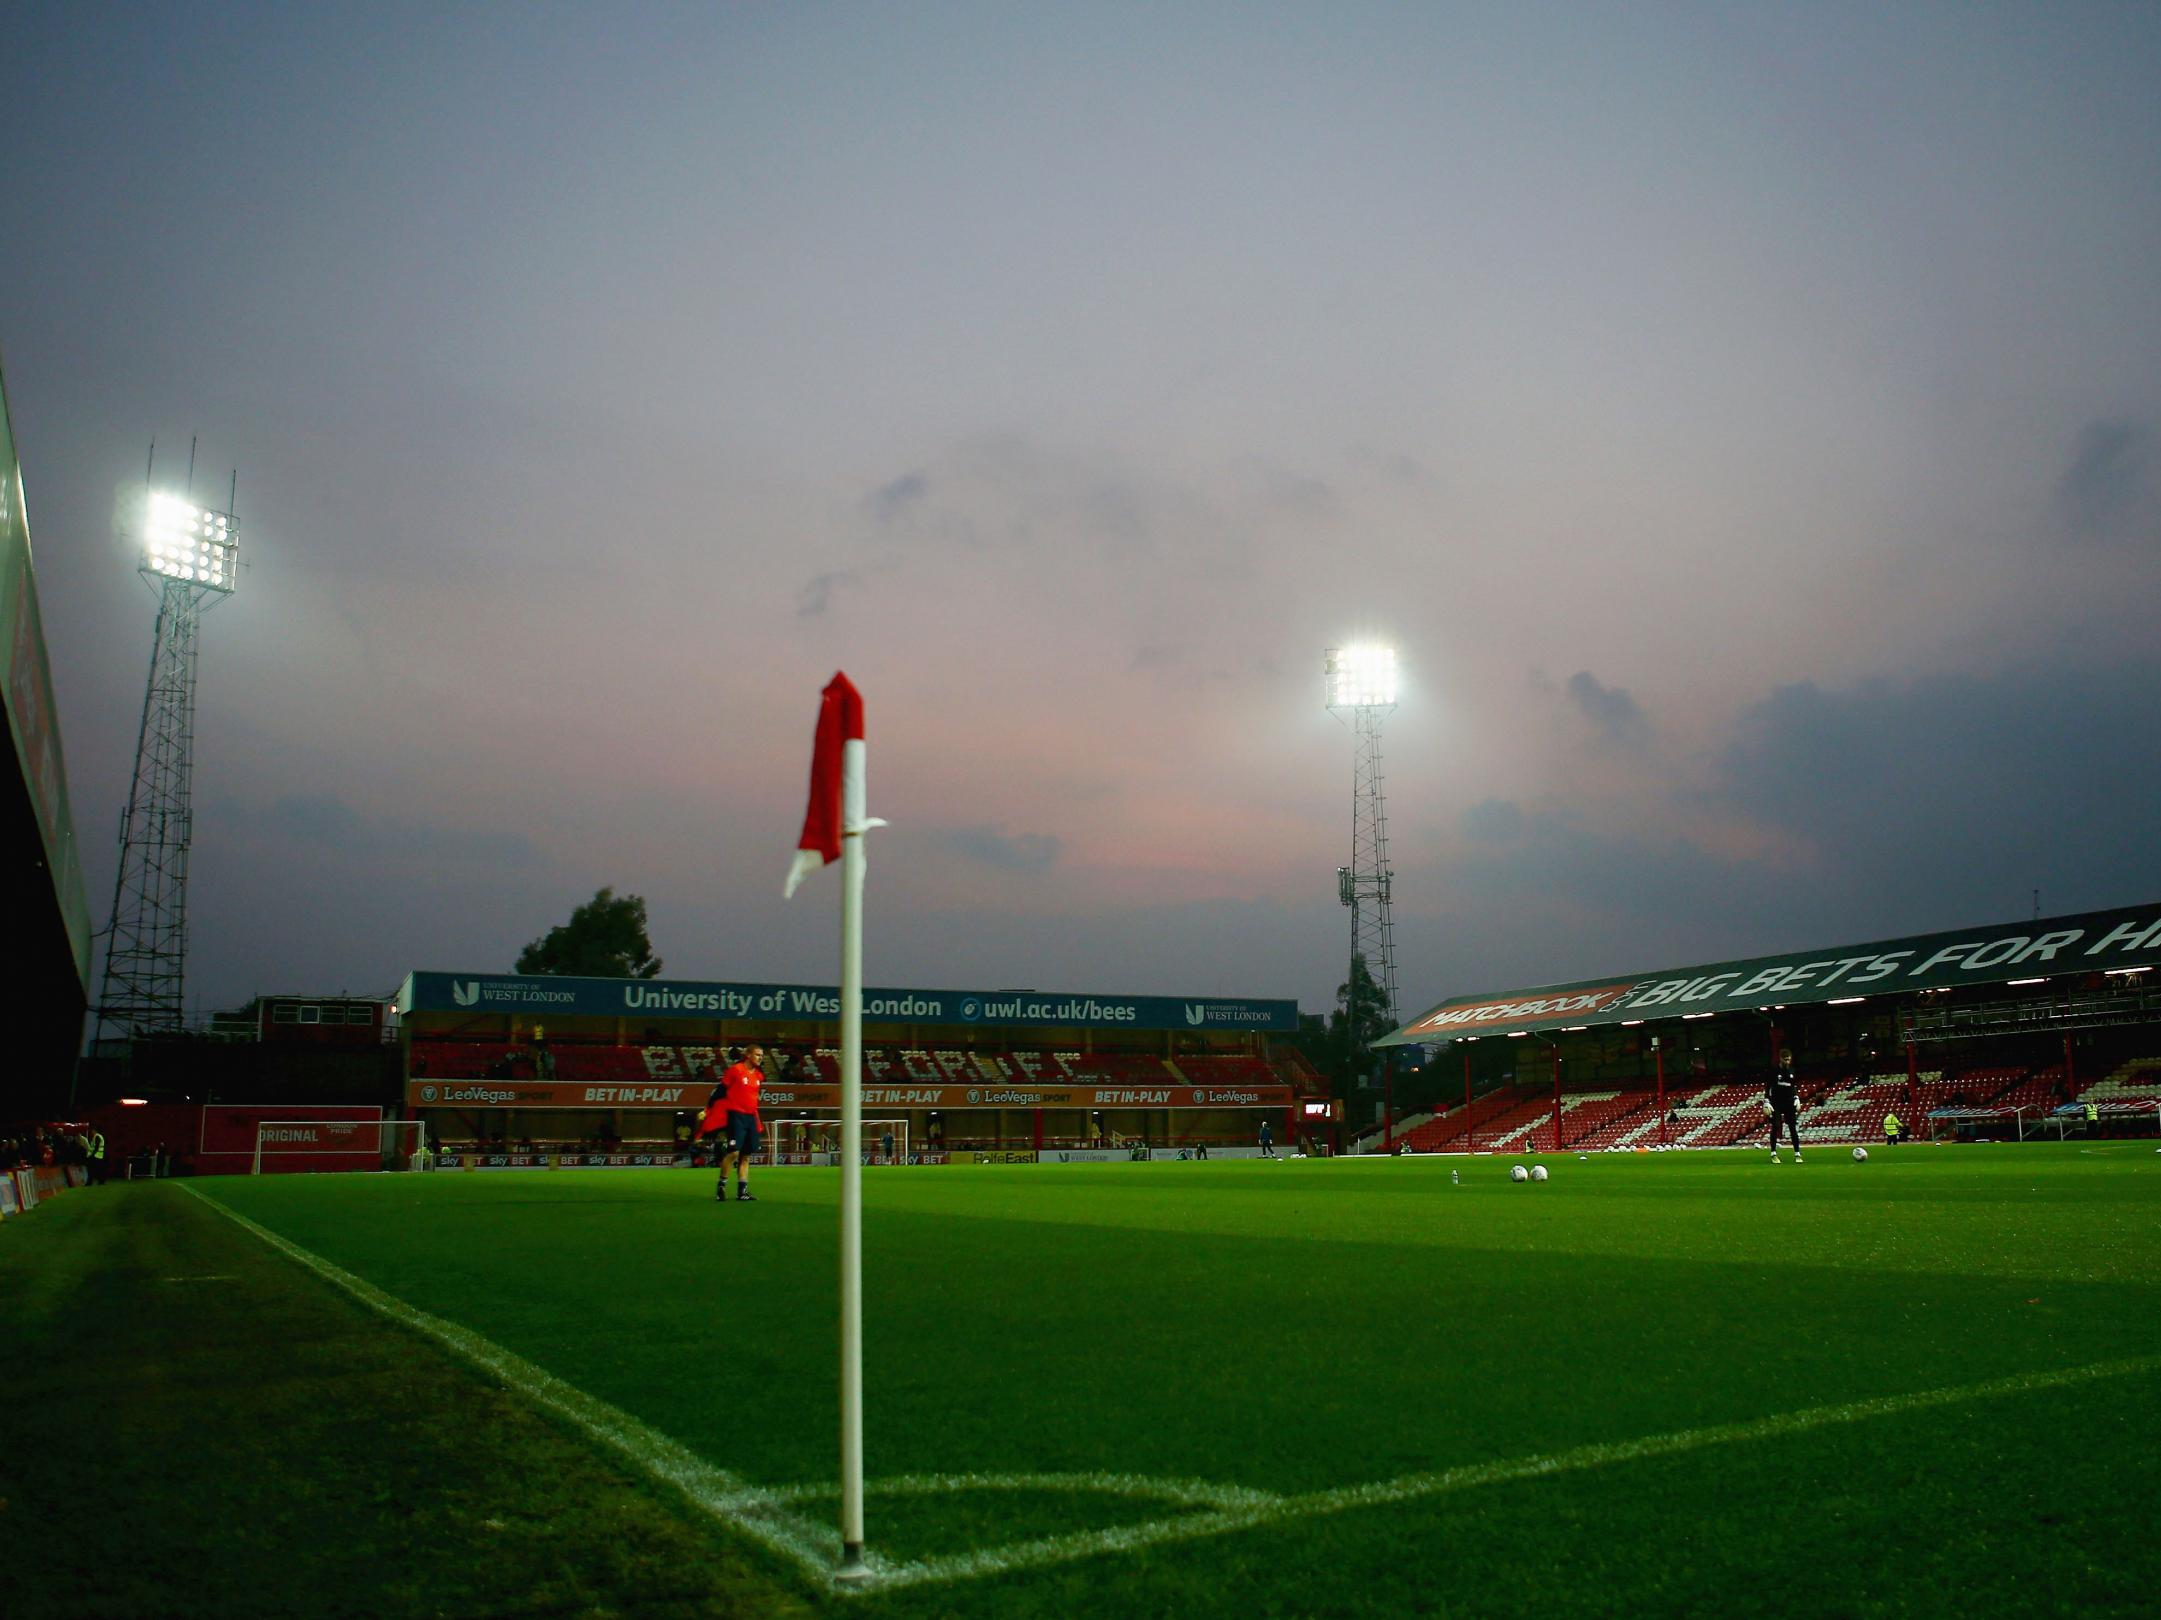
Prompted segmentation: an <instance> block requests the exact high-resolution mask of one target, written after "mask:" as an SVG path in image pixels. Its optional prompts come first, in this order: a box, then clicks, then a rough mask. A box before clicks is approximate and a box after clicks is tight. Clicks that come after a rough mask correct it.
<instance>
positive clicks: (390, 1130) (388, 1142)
mask: <svg viewBox="0 0 2161 1620" xmlns="http://www.w3.org/2000/svg"><path fill="white" fill-rule="evenodd" d="M324 1159H334V1160H342V1161H346V1162H342V1163H337V1164H333V1165H323V1164H320V1163H317V1164H315V1165H313V1166H310V1165H306V1164H302V1163H300V1162H299V1161H301V1160H317V1161H320V1160H324ZM308 1168H315V1169H338V1170H432V1169H434V1168H435V1155H434V1154H433V1153H431V1152H430V1151H429V1150H428V1127H427V1122H426V1121H424V1120H418V1119H265V1120H258V1121H257V1122H256V1125H255V1159H254V1163H253V1164H252V1165H251V1166H250V1168H249V1171H248V1173H249V1174H250V1175H255V1176H260V1175H264V1174H269V1175H282V1174H286V1173H289V1172H291V1171H294V1170H302V1169H308Z"/></svg>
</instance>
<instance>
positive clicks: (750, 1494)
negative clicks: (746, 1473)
mask: <svg viewBox="0 0 2161 1620" xmlns="http://www.w3.org/2000/svg"><path fill="white" fill-rule="evenodd" d="M180 1190H181V1191H183V1192H185V1193H187V1194H188V1195H189V1196H191V1197H194V1198H199V1199H201V1200H202V1202H204V1203H206V1204H208V1205H209V1206H210V1207H211V1208H212V1209H215V1210H216V1211H217V1212H218V1213H219V1214H221V1215H223V1216H225V1217H226V1218H227V1219H228V1220H230V1221H233V1222H234V1223H235V1224H237V1225H239V1226H240V1227H242V1228H244V1229H245V1230H247V1231H249V1232H252V1233H254V1234H255V1235H256V1236H257V1237H259V1238H261V1239H262V1240H263V1241H264V1242H265V1243H267V1244H269V1245H270V1246H271V1247H272V1248H274V1249H276V1250H278V1251H279V1252H280V1253H281V1254H284V1255H286V1256H287V1257H288V1258H290V1259H292V1260H295V1261H297V1262H299V1263H300V1264H301V1265H303V1266H306V1267H307V1268H308V1269H309V1270H310V1271H313V1272H314V1273H316V1275H318V1276H320V1277H321V1278H323V1279H324V1280H325V1281H326V1282H329V1283H331V1284H332V1285H334V1286H335V1287H337V1288H340V1289H343V1290H344V1291H345V1292H346V1293H348V1294H350V1295H352V1297H353V1298H355V1299H357V1300H359V1301H360V1302H361V1303H362V1304H363V1305H366V1306H367V1307H368V1308H369V1309H371V1310H374V1311H377V1312H379V1313H381V1314H382V1315H384V1316H386V1317H388V1318H390V1320H392V1321H394V1322H398V1323H400V1324H402V1325H404V1326H406V1327H409V1328H411V1329H413V1330H414V1331H415V1332H418V1333H422V1334H425V1335H426V1336H427V1337H429V1338H432V1339H434V1340H436V1341H437V1342H438V1343H440V1344H442V1345H443V1346H445V1347H446V1348H448V1349H449V1350H451V1351H453V1352H454V1353H455V1354H457V1355H459V1356H461V1357H462V1358H464V1359H465V1360H467V1361H469V1362H471V1363H472V1364H473V1365H475V1366H477V1367H479V1368H481V1369H482V1370H484V1371H486V1372H489V1373H492V1374H493V1375H495V1376H496V1377H498V1378H500V1379H501V1380H502V1381H503V1382H504V1383H506V1384H508V1385H510V1386H511V1387H512V1388H514V1389H516V1390H518V1391H519V1392H520V1393H521V1394H524V1395H526V1396H528V1397H529V1398H530V1399H532V1400H533V1401H535V1402H536V1403H538V1404H539V1405H542V1406H545V1407H547V1408H548V1409H549V1410H551V1411H553V1412H556V1413H558V1414H559V1415H561V1416H562V1417H564V1418H566V1419H567V1420H568V1421H570V1422H571V1423H572V1424H574V1425H576V1426H577V1427H578V1428H580V1429H582V1430H584V1431H585V1433H587V1434H589V1435H591V1436H592V1437H593V1438H594V1439H596V1440H598V1441H600V1442H601V1443H602V1444H603V1445H605V1446H607V1447H608V1448H609V1449H610V1450H612V1451H614V1452H616V1453H617V1454H618V1455H619V1456H621V1457H623V1458H624V1459H625V1460H627V1461H629V1462H631V1463H633V1464H635V1465H636V1466H637V1467H639V1468H641V1469H643V1470H644V1471H645V1472H647V1473H648V1474H650V1475H652V1476H653V1477H654V1478H656V1479H659V1480H661V1481H663V1482H665V1483H667V1484H670V1485H673V1486H675V1487H676V1489H678V1490H680V1491H681V1492H682V1493H683V1495H684V1496H685V1497H686V1498H688V1499H689V1500H690V1501H691V1502H692V1503H693V1504H695V1505H696V1506H697V1507H699V1508H701V1509H702V1510H704V1511H705V1512H706V1513H708V1514H710V1515H711V1516H713V1517H714V1518H716V1519H719V1520H722V1521H723V1522H725V1523H727V1524H730V1525H732V1526H734V1527H735V1528H737V1529H739V1530H741V1531H742V1532H743V1533H744V1534H746V1535H748V1536H750V1537H752V1538H753V1539H755V1540H757V1541H759V1542H762V1543H763V1544H764V1545H766V1546H768V1547H770V1548H772V1549H773V1550H774V1551H776V1552H779V1553H781V1554H783V1555H784V1556H786V1557H788V1558H789V1559H792V1560H793V1561H794V1562H795V1563H797V1564H798V1565H800V1566H801V1567H802V1568H803V1570H804V1571H805V1572H806V1573H808V1574H809V1575H811V1576H813V1577H815V1578H818V1579H821V1580H827V1581H830V1580H831V1579H832V1577H833V1571H834V1568H835V1566H836V1564H837V1562H838V1557H839V1553H840V1538H839V1534H838V1532H837V1530H835V1529H834V1528H832V1527H830V1526H822V1525H817V1524H813V1523H811V1522H810V1521H808V1520H805V1519H802V1518H800V1517H798V1516H796V1515H795V1514H793V1513H791V1512H789V1511H788V1507H789V1505H790V1504H792V1503H796V1502H803V1501H810V1500H814V1499H816V1498H818V1497H820V1496H830V1495H832V1494H834V1493H835V1491H836V1490H837V1489H838V1487H837V1485H832V1484H805V1485H786V1486H777V1487H772V1488H767V1487H762V1486H755V1485H752V1484H750V1483H749V1482H747V1481H745V1480H743V1479H740V1478H738V1477H737V1476H736V1475H733V1474H730V1473H727V1472H725V1471H724V1470H722V1469H719V1468H715V1467H714V1466H713V1465H712V1464H711V1463H709V1462H707V1461H705V1460H704V1459H703V1458H702V1457H699V1456H698V1455H697V1454H696V1453H694V1452H692V1451H691V1450H690V1449H689V1448H688V1447H686V1446H684V1445H683V1444H682V1443H681V1442H680V1441H676V1440H672V1439H670V1438H669V1437H668V1436H666V1435H664V1434H662V1433H660V1432H659V1431H658V1430H656V1429H653V1428H650V1427H648V1426H647V1425H646V1424H645V1423H643V1422H641V1421H640V1420H638V1419H637V1418H634V1417H632V1416H631V1415H630V1414H629V1413H628V1412H625V1411H622V1410H621V1409H620V1408H617V1407H613V1406H610V1405H608V1404H607V1402H605V1401H602V1400H598V1399H596V1398H594V1397H593V1396H591V1395H588V1394H586V1393H585V1392H584V1391H583V1390H581V1389H578V1388H576V1387H575V1386H573V1385H571V1384H566V1383H564V1382H563V1381H562V1380H561V1379H560V1378H557V1377H556V1376H555V1375H554V1374H553V1373H550V1372H548V1371H546V1370H545V1369H543V1368H541V1367H538V1366H535V1365H534V1364H533V1363H532V1362H530V1361H527V1360H525V1359H524V1358H523V1357H522V1356H520V1355H518V1354H517V1353H516V1352H515V1351H512V1350H508V1349H505V1348H504V1347H503V1346H501V1345H499V1344H497V1343H495V1342H494V1341H493V1340H492V1339H488V1338H485V1337H483V1336H482V1335H480V1334H478V1333H475V1332H473V1331H472V1330H471V1329H469V1328H464V1327H460V1326H459V1325H458V1324H457V1323H455V1322H450V1321H446V1320H444V1319H443V1318H442V1317H439V1316H431V1315H429V1314H428V1313H427V1312H425V1311H423V1310H420V1309H418V1308H417V1307H415V1306H412V1305H408V1304H406V1303H405V1301H403V1300H401V1299H398V1298H397V1297H395V1296H394V1295H391V1294H387V1293H385V1292H384V1291H383V1290H382V1289H380V1288H377V1287H376V1286H375V1285H374V1284H373V1283H369V1282H366V1281H363V1280H362V1279H361V1278H359V1277H356V1276H354V1275H353V1274H352V1273H351V1272H349V1271H347V1270H345V1269H344V1268H343V1267H341V1266H339V1265H336V1264H334V1263H333V1262H331V1261H329V1260H325V1259H324V1258H322V1256H320V1255H318V1254H315V1253H313V1252H311V1251H310V1250H307V1249H304V1248H302V1247H301V1246H300V1245H299V1244H297V1243H294V1242H292V1241H291V1240H290V1239H287V1238H284V1237H280V1236H279V1235H278V1234H277V1233H275V1232H273V1231H271V1230H270V1229H269V1228H268V1227H265V1226H261V1225H258V1224H257V1223H256V1222H254V1221H251V1220H249V1219H248V1218H247V1217H246V1216H245V1215H242V1214H240V1213H239V1212H238V1211H236V1210H233V1209H229V1208H227V1207H226V1206H225V1205H224V1204H222V1203H220V1202H219V1201H218V1200H216V1199H214V1198H210V1197H208V1196H206V1195H204V1194H202V1193H199V1192H196V1191H195V1189H194V1188H192V1187H189V1186H187V1185H186V1184H185V1183H181V1184H180ZM2156 1371H2161V1356H2134V1357H2130V1358H2127V1359H2124V1360H2118V1361H2096V1362H2091V1363H2089V1364H2087V1365H2086V1366H2083V1367H2064V1368H2058V1369H2056V1370H2054V1371H2049V1372H2032V1373H2014V1374H2011V1375H2010V1376H2008V1377H2004V1378H1992V1379H1988V1380H1985V1381H1983V1382H1981V1383H1976V1384H1953V1385H1949V1386H1946V1387H1944V1388H1940V1389H1924V1390H1915V1391H1913V1392H1911V1393H1909V1394H1905V1395H1880V1396H1876V1397H1873V1398H1871V1399H1869V1400H1862V1401H1845V1402H1840V1403H1838V1404H1836V1405H1831V1406H1811V1407H1804V1408H1802V1409H1801V1410H1799V1411H1795V1412H1779V1413H1773V1414H1772V1415H1770V1416H1768V1417H1761V1418H1751V1419H1749V1420H1747V1421H1745V1422H1740V1423H1718V1424H1711V1425H1708V1426H1706V1427H1703V1428H1697V1429H1678V1430H1674V1431H1672V1432H1670V1433H1666V1434H1652V1435H1641V1436H1638V1437H1637V1438H1635V1439H1632V1440H1612V1441H1602V1442H1599V1443H1597V1444H1594V1445H1587V1446H1575V1447H1572V1448H1570V1449H1569V1450H1567V1451H1556V1452H1548V1453H1544V1454H1542V1455H1539V1456H1533V1457H1517V1458H1506V1459H1498V1460H1495V1461H1492V1462H1482V1463H1467V1464H1465V1465H1463V1466H1461V1467H1457V1468H1446V1469H1441V1470H1439V1471H1438V1472H1433V1473H1420V1474H1404V1475H1401V1476H1400V1477H1398V1478H1395V1479H1386V1480H1374V1481H1369V1482H1367V1483H1364V1484H1359V1485H1342V1486H1337V1487H1335V1488H1333V1489H1330V1490H1323V1491H1311V1492H1307V1493H1305V1494H1303V1495H1299V1496H1279V1495H1275V1494H1272V1493H1270V1492H1267V1491H1261V1490H1255V1489H1252V1488H1250V1487H1246V1486H1239V1485H1222V1484H1214V1483H1211V1482H1209V1481H1207V1480H1194V1479H1157V1478H1151V1477H1150V1476H1147V1475H1144V1474H1123V1473H1064V1474H904V1475H899V1476H896V1477H894V1478H890V1479H884V1480H874V1481H871V1482H870V1484H869V1486H868V1490H869V1493H870V1494H871V1495H873V1496H935V1495H957V1494H960V1493H963V1492H970V1491H1070V1492H1074V1493H1081V1494H1088V1495H1105V1496H1124V1497H1153V1498H1155V1499H1157V1500H1160V1501H1166V1502H1172V1503H1175V1504H1177V1505H1179V1506H1181V1507H1191V1508H1195V1509H1204V1510H1206V1511H1196V1512H1191V1513H1185V1514H1181V1515H1179V1516H1177V1517H1175V1518H1168V1519H1151V1520H1148V1521H1147V1522H1145V1523H1141V1524H1124V1525H1113V1526H1110V1527H1108V1528H1105V1529H1100V1530H1082V1531H1076V1532H1073V1533H1071V1534H1068V1535H1062V1536H1044V1537H1040V1538H1038V1539H1036V1540H1033V1541H1020V1542H1012V1543H1009V1544H1007V1545H1005V1546H1002V1547H984V1548H979V1549H977V1550H976V1551H974V1552H966V1553H956V1554H952V1555H949V1556H946V1557H940V1558H929V1559H924V1560H921V1561H919V1562H915V1563H894V1562H886V1561H882V1560H879V1561H874V1562H873V1565H872V1574H871V1578H870V1580H869V1581H866V1582H863V1583H861V1584H859V1585H854V1586H847V1585H842V1586H839V1587H838V1590H840V1591H842V1592H844V1593H846V1592H860V1591H865V1590H879V1589H884V1588H887V1587H902V1586H923V1585H931V1584H936V1583H943V1582H953V1581H966V1580H980V1579H983V1578H984V1577H987V1576H993V1575H1005V1574H1011V1573H1015V1572H1018V1571H1021V1570H1028V1569H1040V1568H1043V1567H1046V1566H1048V1565H1052V1564H1063V1563H1071V1562H1073V1561H1075V1560H1077V1559H1082V1558H1093V1557H1097V1556H1099V1555H1102V1554H1106V1553H1121V1552H1133V1551H1136V1550H1138V1549H1140V1548H1143V1547H1155V1546H1162V1545H1165V1544H1166V1543H1170V1542H1178V1541H1192V1540H1198V1539H1199V1538H1201V1537H1203V1536H1218V1535H1227V1534H1230V1533H1232V1532H1234V1531H1239V1530H1251V1529H1257V1528H1259V1527H1261V1526H1264V1525H1270V1524H1275V1523H1278V1522H1281V1521H1283V1520H1286V1519H1299V1520H1304V1519H1310V1518H1316V1517H1325V1516H1327V1515H1330V1514H1336V1513H1349V1512H1352V1511H1355V1510H1356V1509H1359V1508H1368V1507H1388V1506H1392V1505H1394V1504H1396V1503H1400V1502H1411V1501H1417V1500H1420V1499H1422V1498H1425V1497H1431V1496H1441V1495H1445V1494H1448V1493H1451V1492H1455V1491H1465V1490H1473V1489H1476V1488H1478V1487H1480V1486H1484V1485H1506V1484H1513V1483H1516V1482H1518V1481H1522V1480H1528V1479H1542V1478H1545V1477H1547V1476H1549V1475H1553V1474H1567V1473H1576V1472H1581V1471H1583V1470H1585V1469H1591V1468H1604V1467H1608V1466H1611V1465H1613V1464H1616V1463H1632V1462H1644V1461H1648V1460H1650V1459H1652V1458H1656V1457H1670V1456H1674V1455H1677V1454H1679V1453H1682V1452H1688V1451H1701V1450H1704V1449H1706V1448H1708V1447H1711V1446H1721V1445H1736V1444H1741V1443H1744V1442H1747V1441H1754V1440H1772V1439H1778V1438H1780V1437H1782V1436H1786V1435H1793V1434H1804V1433H1807V1432H1808V1431H1810V1430H1813V1429H1825V1428H1832V1427H1836V1426H1838V1425H1842V1424H1848V1423H1859V1422H1863V1421H1865V1420H1867V1419H1869V1418H1879V1417H1895V1416H1897V1415H1899V1414H1901V1413H1905V1412H1918V1411H1926V1410H1929V1409H1931V1408H1935V1407H1944V1406H1956V1405H1962V1404H1964V1403H1966V1402H1968V1401H1984V1400H1997V1399H2001V1398H2003V1397H2006V1396H2013V1395H2028V1394H2032V1393H2034V1392H2036V1391H2039V1390H2047V1389H2061V1388H2064V1387H2067V1386H2069V1385H2073V1384H2083V1383H2091V1382H2094V1381H2096V1380H2099V1379H2106V1378H2131V1377H2139V1376H2143V1375H2146V1374H2150V1373H2153V1372H2156Z"/></svg>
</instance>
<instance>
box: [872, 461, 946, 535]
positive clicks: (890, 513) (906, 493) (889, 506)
mask: <svg viewBox="0 0 2161 1620" xmlns="http://www.w3.org/2000/svg"><path fill="white" fill-rule="evenodd" d="M929 492H930V480H929V479H927V478H925V477H924V476H923V475H922V474H921V473H919V472H912V473H902V474H901V475H900V477H898V478H896V479H893V480H892V481H891V482H890V483H885V484H880V485H879V486H878V487H877V488H876V489H874V490H872V491H871V492H870V496H869V498H868V499H867V500H866V501H865V502H864V503H863V504H864V505H866V506H868V507H869V508H870V515H871V516H872V517H874V518H876V519H877V520H878V522H879V523H880V524H881V525H884V526H886V527H891V526H892V525H893V524H896V523H899V522H901V521H902V520H903V519H905V518H906V517H907V516H908V515H909V514H910V513H911V512H913V511H915V510H916V509H917V508H918V507H920V506H921V505H922V504H923V498H924V497H925V496H926V495H927V494H929Z"/></svg>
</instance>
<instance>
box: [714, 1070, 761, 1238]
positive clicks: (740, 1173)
mask: <svg viewBox="0 0 2161 1620" xmlns="http://www.w3.org/2000/svg"><path fill="white" fill-rule="evenodd" d="M764 1084H765V1048H764V1047H762V1046H758V1045H756V1044H753V1045H750V1046H746V1047H745V1048H743V1055H742V1056H741V1057H740V1058H738V1059H737V1060H736V1061H735V1062H734V1063H733V1064H732V1065H730V1066H729V1069H728V1072H727V1073H726V1074H724V1075H722V1076H721V1077H720V1088H719V1089H720V1092H721V1097H720V1111H721V1113H722V1115H723V1116H724V1126H725V1129H726V1131H727V1133H728V1134H727V1145H726V1146H725V1147H724V1148H722V1149H721V1154H720V1181H719V1183H718V1184H717V1185H716V1186H715V1187H714V1188H713V1196H714V1197H715V1198H717V1199H719V1200H721V1201H722V1202H723V1203H725V1202H726V1201H727V1198H728V1166H729V1165H731V1164H732V1165H734V1166H735V1196H736V1200H737V1201H738V1202H739V1203H745V1204H754V1203H756V1202H757V1199H756V1198H755V1197H753V1196H752V1194H751V1190H750V1161H751V1159H752V1157H753V1156H755V1155H756V1153H757V1151H758V1148H759V1145H760V1142H759V1137H760V1132H761V1130H762V1127H763V1121H761V1120H760V1119H759V1117H758V1092H759V1089H760V1088H761V1087H763V1086H764ZM705 1118H706V1128H707V1129H710V1128H711V1125H712V1121H713V1109H711V1108H707V1109H706V1111H705Z"/></svg>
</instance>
